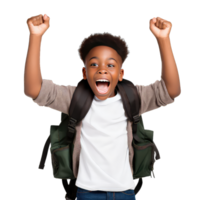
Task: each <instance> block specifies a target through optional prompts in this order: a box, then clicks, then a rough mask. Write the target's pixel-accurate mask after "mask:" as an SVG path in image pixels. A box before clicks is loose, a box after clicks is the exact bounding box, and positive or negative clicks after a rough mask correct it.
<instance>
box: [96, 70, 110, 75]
mask: <svg viewBox="0 0 200 200" xmlns="http://www.w3.org/2000/svg"><path fill="white" fill-rule="evenodd" d="M107 73H108V72H107V71H106V70H105V69H100V70H99V71H98V74H107Z"/></svg>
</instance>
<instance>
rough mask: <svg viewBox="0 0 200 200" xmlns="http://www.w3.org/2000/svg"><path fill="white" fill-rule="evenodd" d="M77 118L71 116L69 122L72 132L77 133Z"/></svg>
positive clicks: (69, 128)
mask: <svg viewBox="0 0 200 200" xmlns="http://www.w3.org/2000/svg"><path fill="white" fill-rule="evenodd" d="M76 122H77V120H76V119H74V118H73V117H69V123H68V130H69V132H71V133H75V132H76V131H75V126H76Z"/></svg>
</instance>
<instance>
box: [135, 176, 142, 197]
mask: <svg viewBox="0 0 200 200" xmlns="http://www.w3.org/2000/svg"><path fill="white" fill-rule="evenodd" d="M141 187H142V178H139V181H138V183H137V185H136V187H135V189H134V193H135V195H136V194H137V193H138V192H139V191H140V189H141Z"/></svg>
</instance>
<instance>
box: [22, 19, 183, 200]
mask: <svg viewBox="0 0 200 200" xmlns="http://www.w3.org/2000/svg"><path fill="white" fill-rule="evenodd" d="M49 19H50V18H49V17H48V16H47V15H44V17H43V16H42V15H39V16H36V17H32V18H29V19H28V20H27V24H28V26H29V30H30V43H29V50H28V55H27V61H26V67H25V94H26V95H27V96H29V97H31V98H32V99H33V101H34V102H36V103H37V104H38V105H40V106H47V107H50V108H53V109H56V110H58V111H61V112H63V113H66V114H68V109H69V106H70V102H71V99H72V96H73V92H74V91H75V89H76V87H75V86H70V85H68V86H63V85H62V86H60V85H56V84H54V83H53V82H52V81H51V80H46V79H42V77H41V73H40V67H39V48H40V42H41V37H42V35H43V34H44V32H45V31H46V30H47V29H48V27H49ZM170 29H171V23H170V22H168V21H166V20H163V19H161V18H158V17H157V18H153V19H151V20H150V30H151V31H152V33H153V34H154V35H155V37H156V39H157V41H158V44H159V48H160V52H161V58H162V64H163V65H162V79H161V80H160V81H156V82H155V83H153V84H150V85H148V86H141V85H136V87H137V91H138V93H139V96H140V99H141V108H140V112H139V115H141V114H143V113H145V112H147V111H150V110H153V109H156V108H159V107H160V106H166V105H167V104H170V103H172V102H174V98H175V97H177V96H178V95H179V94H180V83H179V76H178V70H177V67H176V64H175V61H174V58H173V54H172V50H171V47H170V42H169V33H170ZM128 53H129V52H128V48H127V46H126V43H125V42H124V41H123V40H122V39H121V38H120V37H115V36H112V35H111V34H108V33H104V34H94V35H91V36H90V37H88V38H86V39H85V40H84V41H83V42H82V44H81V46H80V49H79V54H80V57H81V59H82V61H83V62H84V65H85V67H83V69H82V73H83V78H84V79H85V80H86V79H87V81H88V83H89V86H90V87H91V89H92V91H93V93H94V99H93V102H92V105H91V107H90V109H89V111H88V113H87V114H86V116H85V118H84V119H83V120H82V122H81V123H80V124H79V126H77V127H76V129H77V134H76V138H75V141H74V144H75V147H74V154H73V173H74V175H75V177H76V178H77V180H76V186H77V187H78V190H77V197H78V198H79V197H80V195H82V196H81V197H83V198H87V196H86V195H88V196H89V195H97V194H98V196H99V195H104V193H100V192H98V193H95V192H96V191H97V190H99V191H115V192H116V195H124V196H123V197H122V199H128V197H129V198H130V197H132V199H134V198H135V197H134V188H135V185H134V181H133V178H132V174H133V169H132V165H131V163H132V158H133V151H132V149H131V148H130V147H131V143H130V141H132V140H131V139H132V138H130V137H131V136H130V135H131V128H130V127H131V125H130V123H129V122H127V117H126V115H125V114H124V109H123V104H122V101H121V96H120V94H119V93H118V92H117V91H116V90H115V87H116V85H117V83H118V81H122V79H123V75H124V70H123V69H122V64H123V62H124V60H125V59H126V57H127V55H128ZM127 136H128V145H127ZM79 143H80V144H81V145H80V144H79ZM80 147H81V148H80ZM129 151H130V152H129ZM79 155H80V161H79ZM119 158H121V159H120V162H119ZM79 162H80V165H79ZM129 164H130V166H129ZM77 166H78V167H77ZM131 173H132V174H131ZM124 180H126V182H124ZM94 191H95V192H94ZM83 194H84V195H83ZM107 195H115V193H113V194H112V193H111V192H107ZM90 197H91V199H92V197H93V199H95V196H90ZM103 198H104V199H106V197H104V196H102V200H103Z"/></svg>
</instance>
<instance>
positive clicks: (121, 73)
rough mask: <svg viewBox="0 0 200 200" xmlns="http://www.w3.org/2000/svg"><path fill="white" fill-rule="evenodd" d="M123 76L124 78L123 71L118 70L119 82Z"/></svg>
mask: <svg viewBox="0 0 200 200" xmlns="http://www.w3.org/2000/svg"><path fill="white" fill-rule="evenodd" d="M123 76H124V70H123V69H120V74H119V81H122V80H123Z"/></svg>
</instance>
